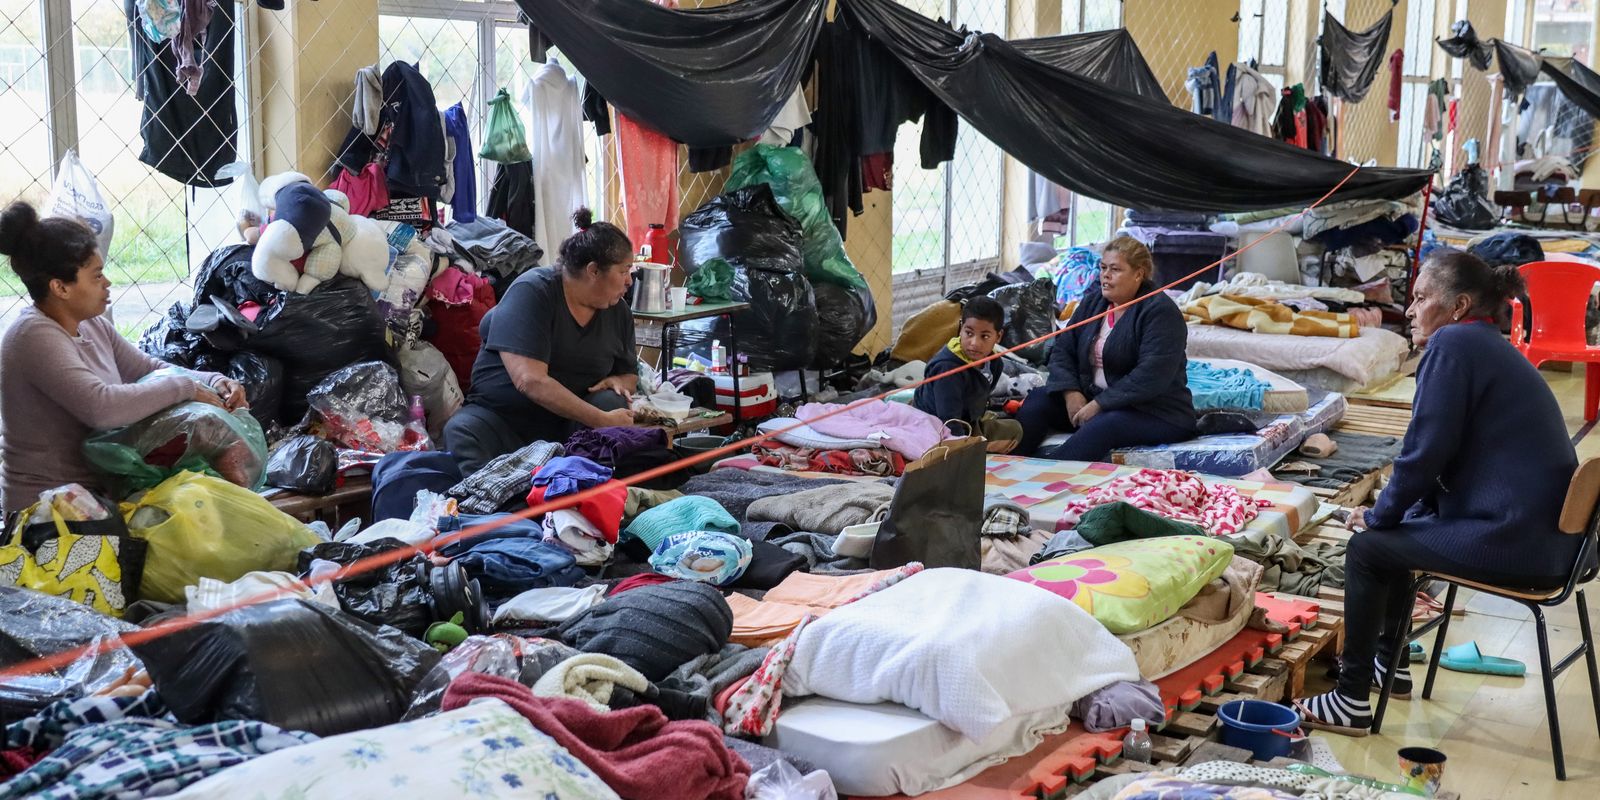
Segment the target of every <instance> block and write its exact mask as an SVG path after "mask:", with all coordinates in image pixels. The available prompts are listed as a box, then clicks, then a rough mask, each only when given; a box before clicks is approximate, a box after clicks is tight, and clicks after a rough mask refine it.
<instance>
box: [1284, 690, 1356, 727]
mask: <svg viewBox="0 0 1600 800" xmlns="http://www.w3.org/2000/svg"><path fill="white" fill-rule="evenodd" d="M1300 705H1302V706H1305V709H1306V710H1307V711H1309V712H1311V716H1312V717H1313V718H1314V720H1315V721H1317V722H1321V723H1323V724H1325V725H1336V726H1338V727H1341V728H1370V727H1372V706H1371V705H1369V704H1368V703H1367V700H1366V698H1362V699H1360V700H1357V699H1355V698H1353V697H1350V696H1349V695H1346V694H1344V693H1343V692H1339V691H1332V692H1324V693H1322V694H1319V695H1317V696H1315V697H1307V698H1305V699H1303V700H1301V701H1300Z"/></svg>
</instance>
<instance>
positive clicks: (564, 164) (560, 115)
mask: <svg viewBox="0 0 1600 800" xmlns="http://www.w3.org/2000/svg"><path fill="white" fill-rule="evenodd" d="M522 102H523V105H524V106H525V107H526V108H527V109H528V149H529V150H531V151H532V152H533V163H534V167H535V168H534V174H533V187H534V188H533V193H534V200H535V202H534V206H533V240H534V241H535V242H537V243H538V244H539V245H540V246H542V247H544V248H545V249H546V250H548V251H550V252H555V251H556V250H557V249H558V248H560V246H561V243H562V242H563V241H565V240H566V238H567V237H568V236H569V235H570V234H571V232H572V222H571V219H572V214H573V212H575V211H577V210H578V209H579V208H581V207H585V206H587V205H588V204H589V200H588V196H589V195H588V189H587V187H586V186H585V181H584V178H585V174H584V155H583V130H582V125H583V110H582V100H581V92H580V91H579V88H578V82H577V80H576V79H574V78H572V77H569V76H568V75H567V71H566V70H565V69H563V68H562V66H561V64H560V63H558V62H556V61H554V60H551V61H548V62H546V63H545V65H544V66H543V67H542V68H540V70H539V72H538V73H537V74H535V75H534V76H533V78H532V79H531V80H529V81H528V88H527V91H526V92H525V93H524V94H523V98H522Z"/></svg>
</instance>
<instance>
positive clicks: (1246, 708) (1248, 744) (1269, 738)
mask: <svg viewBox="0 0 1600 800" xmlns="http://www.w3.org/2000/svg"><path fill="white" fill-rule="evenodd" d="M1217 718H1218V719H1221V720H1222V743H1223V744H1225V745H1228V746H1230V747H1242V748H1244V749H1246V750H1249V751H1250V752H1251V753H1254V754H1255V758H1256V760H1257V761H1270V760H1271V759H1273V758H1276V757H1278V756H1286V755H1288V754H1289V745H1290V744H1292V743H1293V741H1294V740H1295V739H1298V738H1300V737H1299V734H1298V731H1299V730H1300V712H1298V711H1295V710H1294V709H1292V708H1289V707H1287V706H1280V705H1278V704H1277V703H1268V702H1266V701H1265V700H1234V701H1233V702H1231V703H1223V704H1222V707H1221V708H1219V709H1217Z"/></svg>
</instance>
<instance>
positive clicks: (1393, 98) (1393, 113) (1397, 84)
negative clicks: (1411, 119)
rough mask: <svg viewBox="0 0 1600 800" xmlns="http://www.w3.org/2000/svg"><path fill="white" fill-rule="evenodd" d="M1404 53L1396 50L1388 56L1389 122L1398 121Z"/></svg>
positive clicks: (1404, 73) (1403, 74)
mask: <svg viewBox="0 0 1600 800" xmlns="http://www.w3.org/2000/svg"><path fill="white" fill-rule="evenodd" d="M1405 66H1406V51H1404V50H1401V49H1399V48H1396V49H1395V51H1394V52H1393V53H1390V54H1389V121H1390V122H1399V121H1400V90H1401V87H1403V86H1404V85H1405V78H1406V70H1405Z"/></svg>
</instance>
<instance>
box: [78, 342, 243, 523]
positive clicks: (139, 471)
mask: <svg viewBox="0 0 1600 800" xmlns="http://www.w3.org/2000/svg"><path fill="white" fill-rule="evenodd" d="M173 375H183V376H186V377H190V378H195V377H196V376H195V374H194V373H192V372H189V371H188V370H184V369H181V368H177V367H172V368H168V369H159V370H156V371H155V372H152V373H150V374H149V375H146V376H145V377H144V378H142V379H140V381H139V382H140V383H145V382H148V381H153V380H159V379H161V378H166V377H170V376H173ZM83 455H84V458H86V459H88V461H89V465H90V466H91V467H93V468H95V469H96V470H98V471H99V472H101V473H103V474H105V475H106V476H107V477H108V478H110V479H111V481H110V482H111V484H112V487H111V488H112V489H113V492H114V494H116V496H118V497H126V496H127V495H129V494H131V493H133V492H137V491H139V490H141V489H148V488H150V487H152V486H155V485H156V484H158V483H161V482H162V481H164V480H166V479H167V478H170V477H172V476H173V475H176V474H178V473H180V472H201V473H205V474H207V475H215V476H217V477H220V478H222V479H224V480H226V481H228V482H230V483H233V484H236V485H239V486H243V487H245V488H247V489H259V488H261V487H262V486H263V485H264V484H263V481H264V479H265V477H266V470H267V437H266V434H265V433H263V432H262V430H261V423H260V422H257V421H256V418H255V417H253V416H251V415H250V412H249V411H248V410H245V409H240V410H238V411H231V412H230V411H228V410H226V409H223V408H219V407H217V406H214V405H211V404H209V403H201V402H198V401H190V402H187V403H179V404H178V405H175V406H173V407H171V408H168V409H166V410H165V411H160V412H157V413H155V414H152V415H150V416H148V417H145V418H144V419H142V420H140V421H138V422H135V423H134V424H132V425H128V426H126V427H122V428H115V429H112V430H109V431H102V432H100V433H96V434H95V435H93V436H91V437H89V438H88V439H87V440H86V441H84V443H83Z"/></svg>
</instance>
